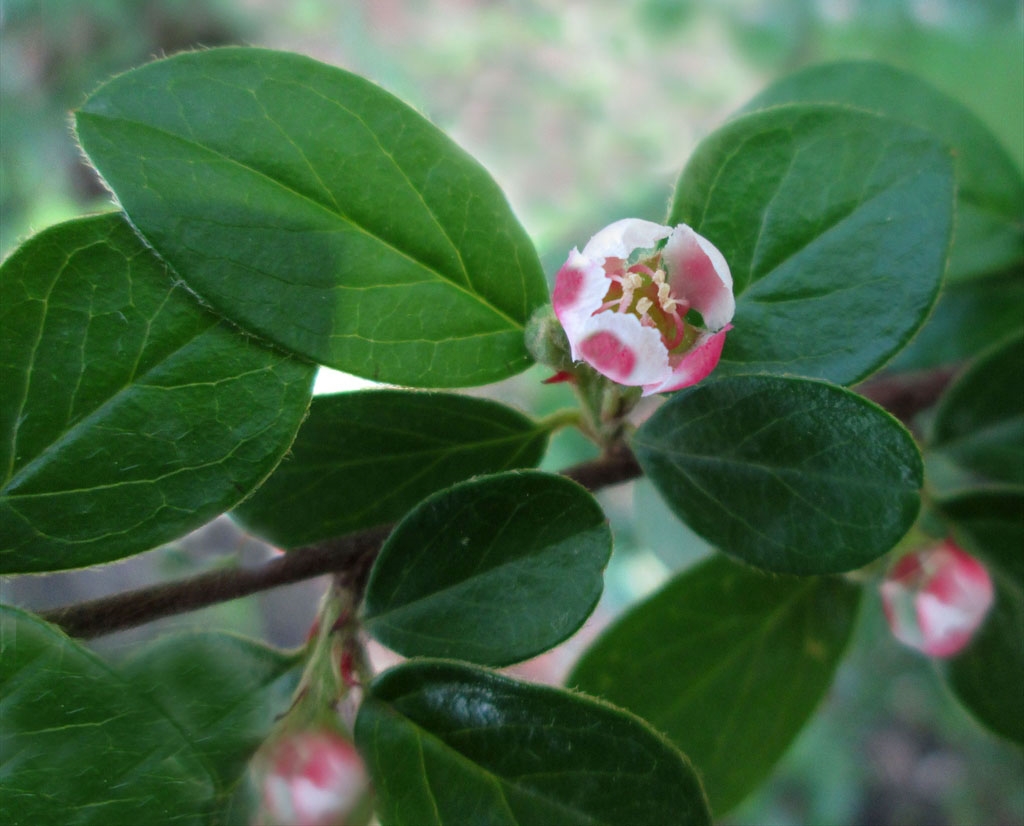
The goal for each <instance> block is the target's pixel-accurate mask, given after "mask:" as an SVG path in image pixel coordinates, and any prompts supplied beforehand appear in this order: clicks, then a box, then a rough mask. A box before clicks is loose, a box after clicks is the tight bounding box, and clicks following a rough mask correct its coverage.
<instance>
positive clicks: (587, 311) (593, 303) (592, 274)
mask: <svg viewBox="0 0 1024 826" xmlns="http://www.w3.org/2000/svg"><path fill="white" fill-rule="evenodd" d="M608 286H609V284H608V279H607V278H606V277H605V274H604V270H603V269H602V268H601V265H600V264H599V263H595V262H594V261H591V260H590V259H588V258H587V257H585V256H583V255H580V253H579V251H578V250H573V251H572V252H571V253H569V258H568V260H567V261H566V262H565V264H563V265H562V268H561V269H560V270H559V271H558V275H556V276H555V289H554V292H553V293H552V295H551V303H552V305H553V306H554V310H555V316H556V317H557V318H558V321H559V322H560V323H561V325H562V327H563V329H564V330H565V334H566V337H567V338H568V339H569V345H570V347H571V350H572V357H573V360H574V361H580V360H581V358H582V357H581V356H580V355H579V353H578V350H577V346H578V343H579V341H580V339H581V337H582V336H583V335H585V332H586V331H585V328H586V326H587V325H588V323H589V322H590V318H591V316H593V314H594V313H595V312H597V310H598V309H599V308H600V307H601V302H602V301H603V300H604V296H605V294H606V293H607V292H608Z"/></svg>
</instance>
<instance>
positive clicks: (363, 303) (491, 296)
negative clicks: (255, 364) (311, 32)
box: [76, 48, 547, 387]
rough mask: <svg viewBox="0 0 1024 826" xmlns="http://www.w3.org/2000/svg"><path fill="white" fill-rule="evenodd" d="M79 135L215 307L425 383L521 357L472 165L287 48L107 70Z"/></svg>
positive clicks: (519, 308)
mask: <svg viewBox="0 0 1024 826" xmlns="http://www.w3.org/2000/svg"><path fill="white" fill-rule="evenodd" d="M76 122H77V129H78V136H79V139H80V140H81V142H82V146H83V148H84V149H85V151H86V152H87V153H88V155H89V157H90V159H91V160H92V161H93V163H95V165H96V167H97V169H98V170H99V171H100V173H101V174H102V175H103V177H104V179H105V180H106V181H107V183H108V184H109V185H110V186H111V188H112V189H113V190H114V192H115V193H116V194H117V197H118V200H119V201H120V203H121V204H122V205H123V206H124V208H125V210H126V211H127V212H128V214H129V215H130V216H131V218H132V222H133V224H134V225H135V226H136V227H138V229H139V230H140V231H141V232H142V234H143V235H144V236H145V237H146V239H147V240H148V241H149V242H150V243H151V244H152V245H153V247H154V248H155V249H156V250H157V251H158V252H159V253H160V255H161V256H163V257H164V258H165V259H167V261H169V262H170V264H171V266H172V267H173V268H174V269H175V271H176V272H177V273H178V274H179V275H180V276H181V277H182V278H183V279H184V280H185V281H186V283H188V285H189V286H190V287H192V288H193V289H194V290H195V291H196V292H197V293H199V295H201V296H202V297H203V298H204V299H206V300H207V301H208V302H209V303H210V304H212V305H213V306H214V307H215V308H216V309H217V310H219V311H220V312H222V313H224V314H225V315H226V316H228V317H229V318H231V319H232V320H234V321H236V322H237V323H238V324H240V325H242V326H243V327H245V328H246V329H249V330H252V331H253V332H256V333H259V334H261V335H264V336H266V337H267V338H269V339H271V340H272V341H275V342H277V343H278V344H280V345H281V346H283V347H285V348H287V349H289V350H292V351H294V352H296V353H300V354H302V355H305V356H307V357H309V358H311V359H313V360H315V361H318V362H320V363H323V364H327V365H330V366H332V367H337V368H340V369H342V370H346V371H348V372H350V373H356V374H358V375H360V376H365V377H367V378H371V379H379V380H381V381H389V382H395V383H398V384H410V385H419V386H427V387H452V386H460V385H470V384H485V383H487V382H491V381H496V380H497V379H502V378H505V377H506V376H509V375H511V374H513V373H516V372H518V371H520V370H522V369H524V368H525V367H527V366H528V365H529V363H530V360H529V356H528V355H527V352H526V349H525V346H524V343H523V327H524V325H525V323H526V320H527V318H528V317H529V316H530V313H531V311H532V310H534V309H535V308H536V307H538V306H540V305H541V304H543V303H544V302H545V301H547V287H546V283H545V280H544V277H543V273H542V272H541V269H540V263H539V261H538V259H537V254H536V252H535V251H534V249H533V246H532V244H531V243H530V241H529V239H528V238H527V237H526V235H525V233H524V231H523V229H522V228H521V227H520V226H519V224H518V223H517V221H516V219H515V217H514V216H513V215H512V213H511V211H510V209H509V207H508V204H507V203H506V201H505V198H504V196H503V195H502V193H501V191H500V190H499V189H498V187H497V185H496V184H495V183H494V181H493V180H492V179H491V178H490V176H489V175H488V174H487V173H486V172H485V171H484V170H483V169H482V168H481V167H480V166H479V165H478V164H477V163H476V162H475V161H474V160H473V159H472V158H470V157H469V156H468V155H466V154H465V153H464V152H463V151H462V150H461V149H459V148H458V147H457V146H456V145H455V144H454V143H453V142H452V141H451V140H449V139H448V138H447V137H446V136H445V135H444V134H443V133H442V132H441V131H440V130H438V129H437V128H435V127H434V126H432V125H431V124H430V123H428V122H427V121H426V120H424V118H423V117H422V116H421V115H419V114H417V113H416V112H414V111H413V110H412V109H411V108H409V107H408V106H406V105H405V104H403V103H401V102H400V101H399V100H397V99H396V98H394V97H392V96H391V95H389V94H388V93H386V92H384V91H383V90H382V89H380V88H378V87H376V86H374V85H373V84H371V83H370V82H368V81H366V80H364V79H363V78H360V77H358V76H356V75H353V74H349V73H348V72H345V71H342V70H341V69H336V68H333V67H330V66H326V65H324V64H322V63H318V62H316V61H313V60H310V59H309V58H306V57H301V56H299V55H295V54H285V53H279V52H271V51H265V50H260V49H237V48H229V49H214V50H209V51H202V52H194V53H189V54H181V55H177V56H175V57H172V58H169V59H167V60H161V61H157V62H154V63H150V64H148V65H146V66H143V67H142V68H140V69H136V70H134V71H131V72H128V73H126V74H123V75H121V76H119V77H117V78H114V79H113V80H111V81H110V82H109V83H107V84H106V85H104V86H102V87H101V88H100V89H99V90H97V91H96V92H95V93H94V94H93V95H92V96H91V97H90V98H89V99H88V100H87V101H86V102H85V104H84V105H83V107H82V109H81V111H79V113H78V115H77V121H76Z"/></svg>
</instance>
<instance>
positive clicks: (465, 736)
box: [356, 660, 710, 826]
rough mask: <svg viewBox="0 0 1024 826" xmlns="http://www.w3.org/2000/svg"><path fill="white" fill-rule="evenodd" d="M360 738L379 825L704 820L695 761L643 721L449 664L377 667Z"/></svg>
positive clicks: (360, 719)
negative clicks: (382, 669) (384, 669)
mask: <svg viewBox="0 0 1024 826" xmlns="http://www.w3.org/2000/svg"><path fill="white" fill-rule="evenodd" d="M356 743H357V745H358V746H359V749H360V751H361V752H362V753H363V756H364V757H365V758H366V760H367V764H368V766H369V768H370V772H371V774H372V776H373V781H374V785H375V787H376V791H377V795H378V805H379V812H380V816H381V822H382V823H383V824H384V826H403V824H410V826H411V825H412V824H415V826H426V824H451V825H452V826H455V825H456V824H463V823H490V824H509V826H512V825H513V824H526V823H558V824H565V826H569V825H570V824H588V825H590V826H598V824H609V826H610V825H611V824H623V826H625V824H638V823H652V824H653V823H672V824H679V826H688V824H706V823H709V822H710V818H709V815H708V811H707V808H706V804H705V802H704V796H703V793H702V791H701V788H700V784H699V782H698V780H697V777H696V775H695V774H694V772H693V770H692V768H691V767H690V766H689V764H688V763H687V761H686V759H685V758H684V757H683V755H682V754H680V753H679V752H678V751H677V750H676V749H675V748H673V747H672V746H671V745H670V744H669V743H668V742H666V741H665V740H664V739H663V738H662V737H661V736H660V735H658V734H656V733H655V732H654V731H653V730H652V729H651V728H649V727H648V726H647V725H646V724H645V723H644V722H643V721H641V720H639V719H638V718H636V717H633V716H632V715H629V714H626V713H625V712H622V711H620V710H618V709H616V708H613V707H612V706H609V705H606V704H603V703H598V702H596V701H594V700H591V699H589V698H586V697H582V696H579V695H574V694H570V693H568V692H565V691H560V690H558V689H554V688H549V687H547V686H540V685H533V684H528V683H521V682H516V681H514V680H511V679H509V678H507V677H503V676H500V675H498V674H495V673H493V672H489V671H484V670H481V669H476V668H471V667H469V666H464V665H460V664H456V663H449V662H438V661H429V660H428V661H418V662H411V663H408V664H406V665H402V666H399V667H398V668H394V669H391V670H390V671H387V672H385V673H384V674H382V675H381V676H380V677H378V678H377V679H376V680H375V681H374V682H373V684H372V685H371V687H370V691H369V695H368V697H367V699H366V700H365V701H364V702H363V705H362V707H361V708H360V711H359V717H358V718H357V720H356Z"/></svg>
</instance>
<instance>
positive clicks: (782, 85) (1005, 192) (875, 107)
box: [744, 61, 1024, 280]
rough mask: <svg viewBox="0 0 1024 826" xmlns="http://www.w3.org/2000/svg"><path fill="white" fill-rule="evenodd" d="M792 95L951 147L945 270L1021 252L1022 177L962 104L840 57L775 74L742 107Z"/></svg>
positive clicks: (968, 272) (905, 77) (991, 263)
mask: <svg viewBox="0 0 1024 826" xmlns="http://www.w3.org/2000/svg"><path fill="white" fill-rule="evenodd" d="M798 102H800V103H840V104H849V105H851V106H856V107H857V108H859V109H867V110H869V111H872V112H877V113H878V114H882V115H886V116H888V117H891V118H895V119H897V120H901V121H904V122H906V123H909V124H912V125H914V126H918V127H921V128H922V129H927V130H928V131H930V132H932V133H934V134H935V135H936V136H937V137H938V138H939V139H940V140H941V141H942V142H943V143H944V144H946V145H947V146H949V147H951V148H952V149H953V150H954V153H955V154H954V157H955V158H956V167H957V184H958V186H957V200H956V229H955V233H954V240H953V246H952V250H951V254H950V264H949V271H948V273H947V277H949V278H951V279H953V280H959V279H962V278H967V277H971V276H976V275H983V274H985V273H990V272H998V271H1001V270H1005V269H1007V268H1008V267H1012V266H1014V265H1017V264H1019V263H1020V262H1021V261H1022V260H1024V180H1022V179H1021V174H1020V171H1019V170H1018V169H1017V167H1016V165H1015V164H1014V162H1013V160H1012V159H1011V158H1010V156H1009V155H1008V154H1007V153H1006V151H1005V150H1004V149H1003V147H1002V145H1001V144H1000V143H999V141H998V140H997V139H996V137H995V136H994V135H993V134H992V133H991V132H990V131H989V130H988V128H987V127H986V126H985V124H984V123H982V121H981V120H980V119H979V118H978V117H977V116H975V115H974V114H973V113H972V112H971V111H970V110H969V109H967V108H966V107H965V106H963V105H961V104H960V103H958V102H957V101H955V100H953V99H952V98H950V97H948V96H947V95H945V94H943V93H942V92H940V91H938V90H937V89H935V88H934V87H933V86H931V85H929V84H928V83H925V82H924V81H923V80H921V79H919V78H917V77H914V76H913V75H910V74H907V73H906V72H903V71H901V70H899V69H896V68H893V67H892V66H886V65H884V64H881V63H872V62H866V61H842V62H839V63H830V64H827V65H824V66H812V67H810V68H808V69H804V70H803V71H801V72H798V73H796V74H794V75H790V76H789V77H786V78H783V79H782V80H780V81H779V82H777V83H774V84H772V85H771V86H769V87H768V88H767V89H765V90H764V91H763V92H761V94H759V95H758V96H757V97H755V98H754V99H753V100H752V101H751V102H750V103H749V104H748V105H747V106H746V107H744V108H745V109H746V110H747V111H751V110H755V109H760V108H765V107H768V106H776V105H779V104H782V103H798Z"/></svg>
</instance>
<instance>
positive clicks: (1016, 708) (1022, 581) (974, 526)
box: [943, 491, 1024, 745]
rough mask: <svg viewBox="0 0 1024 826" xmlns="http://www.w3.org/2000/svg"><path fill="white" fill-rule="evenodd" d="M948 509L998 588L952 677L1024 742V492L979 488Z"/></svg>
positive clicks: (988, 721)
mask: <svg viewBox="0 0 1024 826" xmlns="http://www.w3.org/2000/svg"><path fill="white" fill-rule="evenodd" d="M943 512H944V513H945V515H946V516H947V517H948V518H949V519H950V521H951V524H952V528H953V535H954V536H955V537H956V539H957V540H958V541H959V542H960V543H961V544H962V545H963V547H964V548H965V549H966V550H968V551H970V552H971V553H975V554H977V555H978V556H979V557H980V558H981V559H982V561H983V562H984V564H985V566H986V568H988V571H989V574H990V575H991V577H992V582H993V584H994V585H995V588H996V601H995V606H994V607H993V609H992V612H991V613H990V614H989V616H988V618H987V619H986V620H985V623H984V625H982V627H981V630H980V631H979V632H978V634H977V636H976V637H975V638H974V639H973V640H972V641H971V643H970V645H969V646H968V647H967V649H965V650H964V652H963V653H962V654H960V655H959V656H957V657H956V658H955V659H954V660H952V661H950V663H949V664H948V666H947V668H946V678H947V680H948V682H949V685H950V687H951V688H952V689H953V692H954V693H955V694H956V695H957V697H958V698H959V699H960V702H962V703H963V704H964V705H965V706H966V707H967V708H968V709H969V710H970V711H971V713H972V714H974V716H975V717H977V718H978V720H980V721H981V722H982V723H984V724H985V725H986V726H988V727H989V728H990V729H992V730H993V731H995V732H996V733H998V734H1000V735H1002V736H1003V737H1007V738H1009V739H1011V740H1014V741H1016V742H1017V743H1020V744H1021V745H1024V693H1022V692H1021V686H1022V685H1024V493H1021V492H1019V491H1017V492H1012V493H1011V492H1005V491H981V492H974V493H971V494H967V495H963V496H960V497H957V498H956V499H953V500H951V501H948V502H945V503H943Z"/></svg>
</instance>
